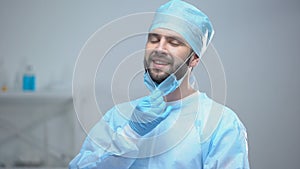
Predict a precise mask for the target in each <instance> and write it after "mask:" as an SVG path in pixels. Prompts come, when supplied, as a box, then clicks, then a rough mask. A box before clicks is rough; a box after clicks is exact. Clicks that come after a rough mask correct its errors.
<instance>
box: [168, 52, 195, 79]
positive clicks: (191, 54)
mask: <svg viewBox="0 0 300 169" xmlns="http://www.w3.org/2000/svg"><path fill="white" fill-rule="evenodd" d="M193 54H195V52H194V51H191V53H190V54H189V55H188V57H187V58H186V59H185V60H184V61H183V63H182V64H181V65H180V66H179V67H178V68H177V69H176V70H175V72H173V73H172V74H174V75H175V74H176V73H177V72H178V71H179V69H181V68H182V66H183V65H184V64H186V62H187V61H188V60H189V59H190V58H191V57H192V56H193ZM186 73H187V71H186V72H185V75H186ZM185 75H184V76H183V77H182V78H184V77H185Z"/></svg>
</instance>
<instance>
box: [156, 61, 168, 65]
mask: <svg viewBox="0 0 300 169" xmlns="http://www.w3.org/2000/svg"><path fill="white" fill-rule="evenodd" d="M154 63H156V64H159V65H166V64H167V63H165V62H162V61H158V60H155V61H154Z"/></svg>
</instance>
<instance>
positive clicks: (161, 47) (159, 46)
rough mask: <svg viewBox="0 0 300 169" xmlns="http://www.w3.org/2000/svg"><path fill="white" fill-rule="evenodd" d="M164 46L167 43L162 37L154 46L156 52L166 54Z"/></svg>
mask: <svg viewBox="0 0 300 169" xmlns="http://www.w3.org/2000/svg"><path fill="white" fill-rule="evenodd" d="M166 45H167V41H166V38H164V37H162V38H161V39H160V41H159V43H157V46H156V50H157V51H158V52H162V53H164V52H166V50H167V49H166Z"/></svg>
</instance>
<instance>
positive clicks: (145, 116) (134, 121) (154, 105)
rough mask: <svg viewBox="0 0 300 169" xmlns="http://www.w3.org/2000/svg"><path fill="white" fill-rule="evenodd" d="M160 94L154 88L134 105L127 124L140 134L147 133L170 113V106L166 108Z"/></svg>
mask: <svg viewBox="0 0 300 169" xmlns="http://www.w3.org/2000/svg"><path fill="white" fill-rule="evenodd" d="M162 95H163V93H162V92H161V91H159V90H154V91H153V92H152V93H151V94H150V95H149V96H148V97H146V98H145V99H143V100H142V101H141V102H140V103H139V104H138V105H137V106H136V107H135V109H134V111H133V113H132V115H131V119H130V120H129V126H130V127H131V128H132V129H133V130H134V131H135V132H136V133H138V134H139V135H140V136H144V135H145V134H147V133H149V132H150V131H151V130H153V129H154V128H155V127H156V126H157V125H158V124H159V123H160V122H162V121H163V120H164V119H165V118H167V117H168V115H169V114H170V111H171V107H170V106H168V107H167V108H166V103H165V101H164V99H163V96H162Z"/></svg>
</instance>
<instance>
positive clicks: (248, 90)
mask: <svg viewBox="0 0 300 169" xmlns="http://www.w3.org/2000/svg"><path fill="white" fill-rule="evenodd" d="M165 2H167V1H166V0H157V1H147V2H146V1H140V0H128V1H116V0H111V1H106V2H101V1H96V0H90V1H79V0H72V1H71V0H63V1H61V0H42V1H40V0H26V1H22V0H0V85H1V92H0V167H8V168H17V167H41V168H42V167H47V168H60V167H62V168H65V167H66V166H67V164H68V162H69V161H70V160H71V159H72V158H73V157H74V156H75V155H76V154H77V153H78V152H79V149H80V146H81V144H82V141H83V139H84V138H85V136H86V135H85V132H84V130H83V128H82V127H81V125H80V124H79V122H78V120H77V116H76V113H75V110H74V106H73V98H72V76H73V71H74V68H75V64H76V59H77V57H78V55H79V52H80V50H81V49H82V47H83V46H84V44H85V43H86V41H87V40H88V39H89V38H90V37H91V36H92V35H93V33H94V32H96V31H97V30H98V29H99V28H101V27H102V26H104V25H105V24H107V23H109V22H110V21H112V20H115V19H118V18H120V17H122V16H126V15H128V14H132V13H137V12H153V11H155V9H156V8H157V7H158V6H160V5H161V4H163V3H165ZM187 2H190V3H193V4H194V5H195V6H197V7H199V8H200V9H201V10H202V11H204V12H205V13H206V14H207V15H208V16H209V17H210V19H211V20H212V23H213V25H214V28H215V32H216V33H215V37H214V39H213V41H212V42H213V44H214V47H215V48H216V50H217V51H218V53H219V56H220V58H221V61H222V64H223V67H224V71H225V74H226V82H227V90H226V91H227V97H226V105H227V106H228V107H230V108H232V109H233V110H234V111H235V112H236V113H237V114H238V116H239V117H240V119H241V120H242V121H243V123H244V125H245V126H246V128H247V131H248V142H249V153H250V154H249V159H250V165H251V168H254V169H269V168H272V169H282V168H287V169H298V168H299V167H298V160H299V159H300V146H299V145H298V144H299V142H300V132H299V128H300V123H299V120H300V107H299V104H300V98H299V94H300V90H299V86H300V77H299V71H300V68H299V64H300V57H299V53H300V48H299V44H300V40H299V39H300V34H299V32H298V31H299V30H300V20H299V17H300V1H297V0H286V1H280V0H265V1H259V0H252V1H237V0H228V1H201V0H187ZM138 24H139V23H136V25H138ZM136 25H132V26H136ZM120 29H122V28H120ZM145 31H147V30H145ZM112 36H113V35H112ZM144 43H145V36H142V35H141V36H135V37H134V38H131V39H128V40H127V41H124V43H123V44H122V45H119V46H116V47H115V48H114V49H112V50H111V51H110V56H111V57H107V58H106V61H105V63H107V64H104V65H106V66H107V67H102V66H100V68H99V69H98V71H99V72H100V73H99V74H100V75H97V76H96V80H95V83H96V87H95V91H96V98H97V101H98V102H99V103H98V104H99V106H100V107H101V111H102V112H105V111H107V110H108V109H109V108H110V107H111V106H113V100H112V99H113V98H112V97H111V91H110V83H109V82H107V79H108V80H111V74H110V73H109V72H112V73H113V70H115V69H116V67H115V65H114V64H113V63H114V62H118V61H117V59H118V58H122V57H123V56H124V55H125V53H124V51H127V50H126V49H128V48H130V51H135V50H139V49H142V48H143V46H144ZM127 44H128V45H131V46H129V47H127V46H126V45H127ZM99 45H101V44H99ZM128 54H129V53H126V55H128ZM113 56H116V58H114V57H113ZM141 58H142V56H141ZM141 64H142V63H141ZM199 69H200V70H202V71H204V72H205V69H203V68H201V65H200V68H199ZM103 72H104V73H103ZM200 72H201V71H200ZM24 76H25V77H26V78H24ZM202 76H203V78H201V77H202ZM198 78H199V79H202V80H200V81H201V82H203V83H200V85H199V88H200V90H202V91H204V92H207V93H208V95H209V94H210V91H211V90H210V88H209V87H210V85H209V83H208V82H207V81H208V80H209V79H207V78H208V77H207V75H205V73H204V74H203V75H199V77H198ZM24 80H25V81H26V86H23V81H24ZM135 80H136V81H139V83H142V82H141V81H142V79H139V76H137V79H135ZM32 82H35V83H32ZM83 84H84V82H83ZM120 85H121V84H120ZM133 86H134V85H133ZM136 86H140V85H136ZM107 89H109V90H107ZM132 90H133V91H135V92H136V93H137V95H133V96H132V98H133V97H138V96H139V95H142V94H143V93H145V88H143V87H137V88H135V87H132ZM82 93H84V89H83V92H82ZM133 93H134V92H133ZM87 98H89V96H87V95H85V96H82V97H81V99H79V100H76V102H77V103H78V104H79V105H83V106H82V107H89V105H88V102H89V100H88V99H87ZM96 117H97V118H94V117H92V116H88V115H87V116H85V118H84V117H83V118H84V119H83V120H84V121H85V122H86V124H88V126H89V127H90V126H93V125H94V124H95V123H96V122H97V121H98V120H99V116H97V115H96ZM89 127H87V130H88V129H89Z"/></svg>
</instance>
